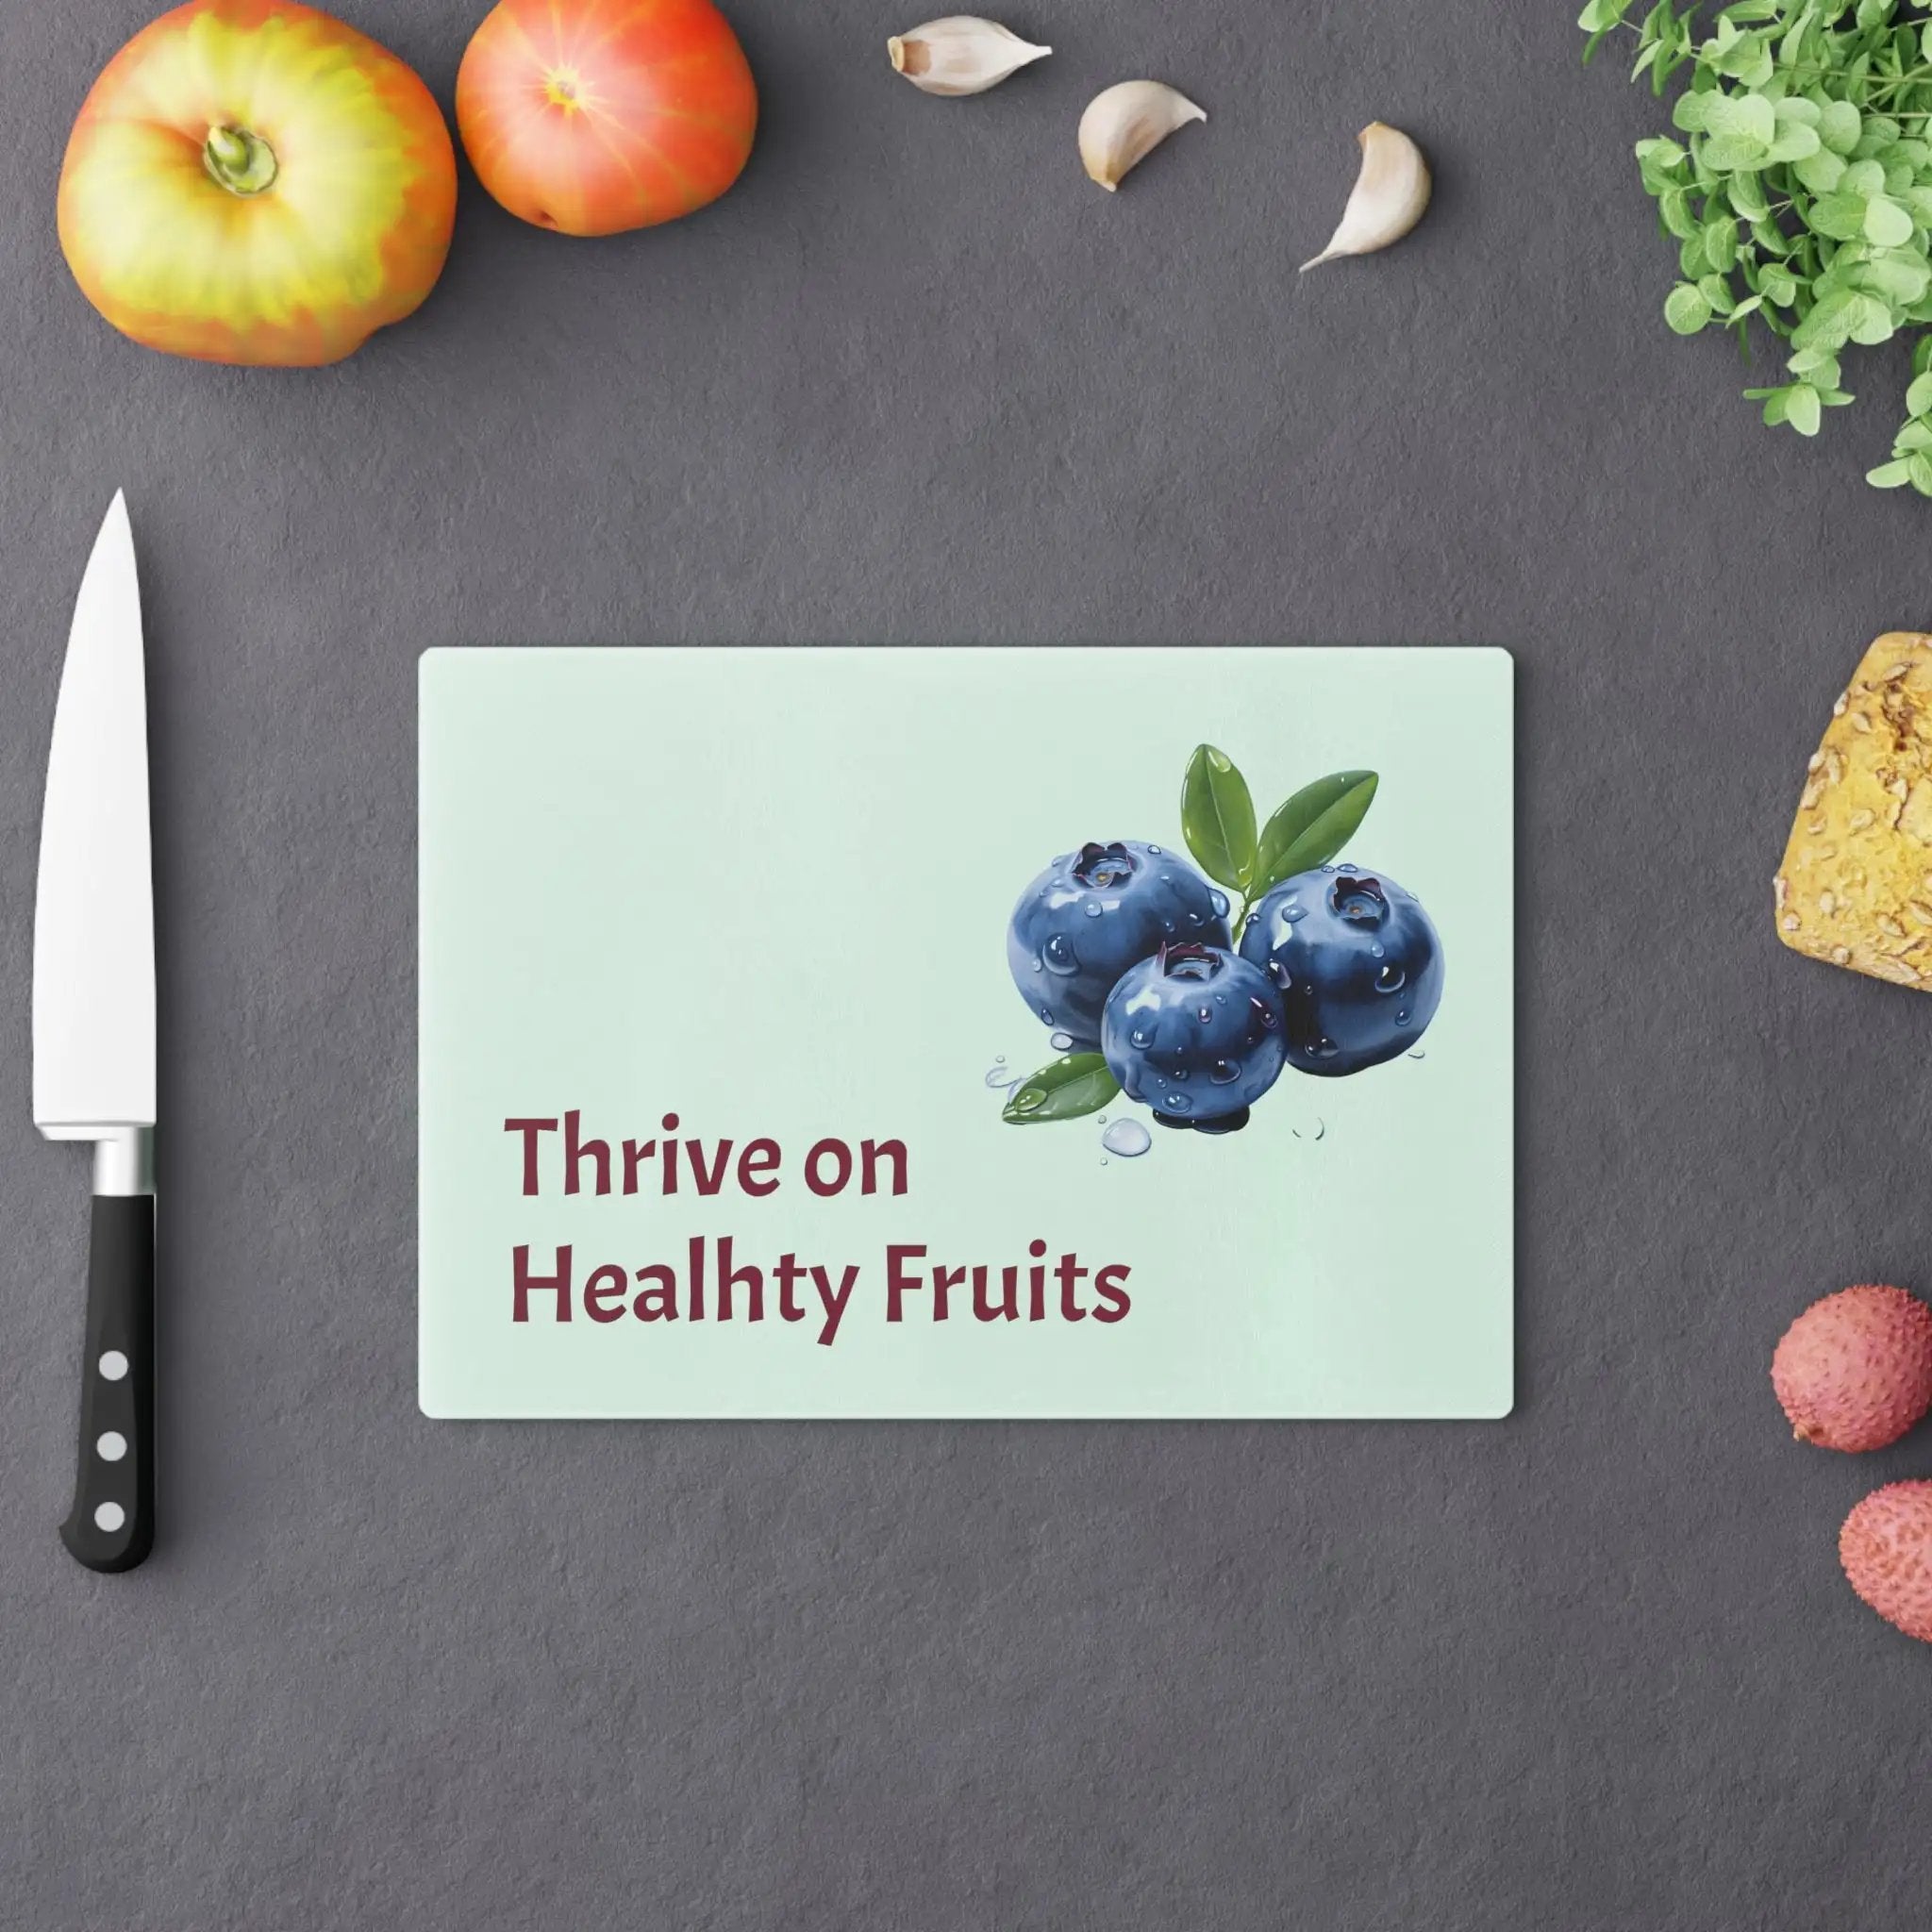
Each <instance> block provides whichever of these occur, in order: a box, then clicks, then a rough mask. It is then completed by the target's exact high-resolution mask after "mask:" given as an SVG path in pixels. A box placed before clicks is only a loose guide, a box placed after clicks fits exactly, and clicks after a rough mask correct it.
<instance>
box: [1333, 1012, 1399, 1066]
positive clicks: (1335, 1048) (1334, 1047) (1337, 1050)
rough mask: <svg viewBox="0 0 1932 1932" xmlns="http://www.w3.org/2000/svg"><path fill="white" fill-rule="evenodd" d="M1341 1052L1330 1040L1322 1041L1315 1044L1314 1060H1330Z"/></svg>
mask: <svg viewBox="0 0 1932 1932" xmlns="http://www.w3.org/2000/svg"><path fill="white" fill-rule="evenodd" d="M1401 1017H1402V1016H1401V1014H1399V1013H1398V1014H1397V1015H1396V1018H1397V1019H1398V1020H1399V1019H1400V1018H1401ZM1340 1052H1341V1048H1340V1047H1339V1046H1337V1045H1336V1044H1335V1042H1334V1041H1332V1040H1327V1039H1323V1040H1318V1041H1316V1042H1315V1058H1317V1059H1324V1060H1332V1059H1333V1058H1335V1056H1336V1055H1337V1054H1338V1053H1340Z"/></svg>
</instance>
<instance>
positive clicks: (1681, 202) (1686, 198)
mask: <svg viewBox="0 0 1932 1932" xmlns="http://www.w3.org/2000/svg"><path fill="white" fill-rule="evenodd" d="M1751 178H1753V177H1752V176H1750V175H1739V176H1738V179H1739V180H1740V181H1744V180H1749V179H1751ZM1657 214H1658V216H1659V218H1660V219H1661V220H1662V222H1663V225H1664V226H1665V228H1667V229H1668V230H1669V231H1670V233H1672V234H1673V235H1674V236H1675V237H1676V238H1677V239H1678V241H1680V242H1688V241H1690V240H1691V237H1692V236H1693V235H1698V234H1701V233H1702V232H1703V230H1702V229H1701V228H1700V227H1699V226H1698V223H1697V217H1696V216H1695V215H1694V214H1693V213H1692V212H1691V191H1690V190H1689V189H1688V188H1666V189H1665V190H1664V192H1662V193H1661V194H1659V195H1658V196H1657Z"/></svg>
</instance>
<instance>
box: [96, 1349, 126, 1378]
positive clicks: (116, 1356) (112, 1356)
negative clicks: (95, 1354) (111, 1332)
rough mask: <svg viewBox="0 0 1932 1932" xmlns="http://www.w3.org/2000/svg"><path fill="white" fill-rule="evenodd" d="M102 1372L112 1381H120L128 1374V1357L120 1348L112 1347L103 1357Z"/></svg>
mask: <svg viewBox="0 0 1932 1932" xmlns="http://www.w3.org/2000/svg"><path fill="white" fill-rule="evenodd" d="M101 1374H104V1375H105V1376H107V1378H108V1381H110V1382H118V1381H120V1380H121V1379H122V1378H123V1377H124V1376H125V1374H127V1357H125V1355H123V1354H122V1353H121V1351H120V1350H119V1349H118V1348H110V1349H109V1350H108V1352H107V1354H106V1355H104V1356H103V1357H101Z"/></svg>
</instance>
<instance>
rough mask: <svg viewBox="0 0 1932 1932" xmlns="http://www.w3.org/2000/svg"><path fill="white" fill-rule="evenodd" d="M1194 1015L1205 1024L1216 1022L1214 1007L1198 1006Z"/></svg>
mask: <svg viewBox="0 0 1932 1932" xmlns="http://www.w3.org/2000/svg"><path fill="white" fill-rule="evenodd" d="M1194 1017H1195V1019H1197V1020H1198V1021H1200V1023H1201V1024H1202V1025H1204V1026H1208V1025H1212V1024H1213V1022H1214V1009H1213V1008H1212V1007H1197V1008H1195V1009H1194Z"/></svg>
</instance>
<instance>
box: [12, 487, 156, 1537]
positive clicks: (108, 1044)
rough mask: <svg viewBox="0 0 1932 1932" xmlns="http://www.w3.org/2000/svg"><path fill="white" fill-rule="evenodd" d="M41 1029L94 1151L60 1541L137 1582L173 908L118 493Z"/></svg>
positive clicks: (56, 798) (62, 749)
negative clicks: (75, 1433)
mask: <svg viewBox="0 0 1932 1932" xmlns="http://www.w3.org/2000/svg"><path fill="white" fill-rule="evenodd" d="M33 1013H34V1124H35V1125H37V1126H38V1127H39V1128H40V1130H41V1132H42V1134H44V1135H45V1136H46V1137H47V1138H48V1139H49V1140H50V1141H92V1142H93V1148H94V1178H93V1219H92V1239H91V1242H90V1247H89V1256H88V1274H87V1331H86V1332H87V1343H86V1349H87V1352H86V1356H85V1358H84V1361H83V1365H82V1376H83V1380H82V1384H81V1397H80V1456H79V1469H78V1473H77V1474H76V1475H75V1486H74V1507H73V1509H72V1511H71V1512H70V1514H69V1515H68V1518H67V1521H66V1522H65V1523H63V1524H61V1525H60V1539H61V1541H63V1542H64V1543H65V1544H66V1545H67V1547H68V1549H69V1550H70V1551H71V1552H72V1553H73V1555H74V1556H75V1557H76V1558H77V1559H78V1560H79V1561H80V1562H82V1563H85V1564H86V1565H87V1567H88V1568H89V1569H90V1570H131V1569H133V1568H134V1566H135V1565H136V1564H137V1563H139V1562H141V1561H142V1558H143V1557H146V1555H147V1554H148V1551H149V1549H150V1548H151V1547H152V1546H153V1543H154V1514H155V1511H154V1494H155V1483H154V1393H155V1390H154V1380H155V1361H154V1354H155V1351H154V1331H155V1323H154V1272H155V1271H154V1262H155V1221H154V1208H155V1204H154V1179H153V1174H154V1161H153V1141H154V1125H155V908H154V871H153V864H152V859H151V856H150V847H149V841H148V788H147V691H146V675H145V671H144V668H143V662H142V632H141V591H140V586H139V582H138V580H137V578H136V575H135V567H134V532H133V529H132V527H131V526H130V525H129V523H128V520H127V504H126V500H125V497H124V496H121V495H118V494H117V495H116V496H115V498H114V501H113V503H112V504H111V505H110V506H109V507H108V516H107V521H106V522H105V523H103V524H102V525H101V533H100V535H99V536H98V537H97V538H96V539H95V540H94V547H93V554H92V557H90V558H89V559H88V565H87V575H85V576H84V577H82V579H81V584H80V595H79V597H78V599H77V600H76V602H75V608H74V627H73V629H72V631H71V632H70V633H69V636H68V641H67V662H66V666H65V668H64V669H63V670H62V672H61V674H60V695H59V699H58V703H57V705H56V707H55V710H54V740H53V747H52V749H51V750H50V752H49V753H48V757H47V796H46V803H45V806H44V808H43V809H42V815H41V871H40V884H39V889H38V891H37V893H36V896H35V902H34V996H33Z"/></svg>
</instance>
